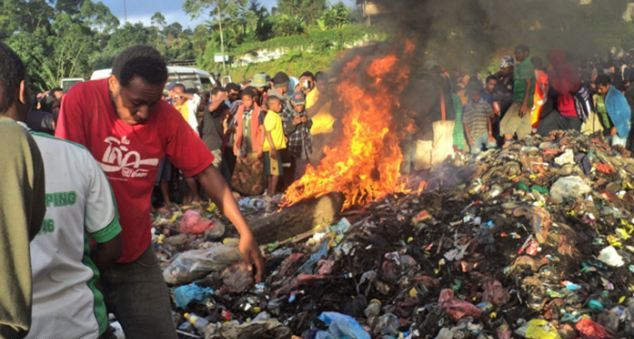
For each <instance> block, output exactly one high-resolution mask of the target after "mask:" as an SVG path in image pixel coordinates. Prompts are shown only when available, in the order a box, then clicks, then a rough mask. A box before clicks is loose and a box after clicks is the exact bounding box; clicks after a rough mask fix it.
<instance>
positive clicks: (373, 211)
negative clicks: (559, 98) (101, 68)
mask: <svg viewBox="0 0 634 339" xmlns="http://www.w3.org/2000/svg"><path fill="white" fill-rule="evenodd" d="M419 179H420V178H419ZM424 179H425V180H426V181H427V182H428V186H427V189H426V190H425V192H424V193H422V194H411V195H407V194H397V195H393V196H390V197H387V198H385V199H384V200H382V201H379V202H376V203H374V204H372V205H369V206H364V207H360V208H357V209H353V210H350V211H345V212H344V214H343V215H344V217H343V218H342V219H341V220H340V221H339V222H338V223H336V224H334V225H331V226H330V227H327V228H323V229H321V230H320V231H317V232H316V233H315V234H314V235H313V236H312V237H310V238H308V239H302V240H295V241H288V242H280V243H274V244H267V245H264V246H263V248H264V252H265V258H266V270H265V281H264V282H262V283H260V284H255V285H254V284H253V281H252V279H251V275H250V272H249V270H248V268H247V267H244V266H243V265H242V264H241V263H240V261H239V254H238V252H237V250H236V241H235V240H232V239H231V238H227V236H231V235H232V234H235V231H233V230H232V229H231V228H229V227H225V225H226V224H227V223H226V222H224V223H223V221H222V217H221V216H220V215H219V214H218V213H217V211H215V210H214V208H213V207H214V206H213V205H212V206H209V207H208V208H207V207H206V208H200V209H198V210H196V209H194V210H189V211H185V212H184V213H182V212H181V211H177V212H175V213H174V212H170V213H168V214H164V215H163V216H157V217H156V226H155V228H156V234H157V235H156V236H155V246H156V248H157V251H158V253H159V254H160V256H161V257H162V259H163V261H164V267H165V269H164V276H165V278H166V280H167V282H168V283H169V284H170V285H172V286H173V288H172V294H173V301H174V320H175V322H176V324H177V326H178V328H179V333H180V335H181V337H182V338H196V337H199V338H203V337H204V338H291V337H292V336H293V335H295V336H298V337H301V338H318V339H323V338H371V337H372V338H439V339H445V338H447V339H449V338H540V339H541V338H552V339H556V338H579V337H580V338H632V337H634V298H633V297H634V240H633V239H632V236H633V234H634V159H632V158H631V157H630V156H629V155H627V154H622V153H620V152H619V151H617V150H615V149H612V148H610V147H609V145H608V144H606V143H605V142H604V141H603V140H602V139H601V138H589V137H585V136H580V135H577V134H569V133H568V134H566V133H559V134H552V135H551V136H549V137H547V138H541V137H533V138H528V139H526V140H524V141H522V142H521V143H520V142H518V143H515V144H512V145H510V147H508V148H505V149H500V150H494V151H488V152H486V153H483V154H481V155H480V156H479V157H477V158H471V157H456V158H454V159H450V160H447V161H446V162H445V163H443V165H442V166H439V167H438V168H436V169H435V170H434V171H432V172H431V173H427V174H426V175H425V177H424ZM254 199H255V200H257V198H250V199H249V200H246V201H242V202H241V208H244V211H245V212H247V213H250V214H252V215H258V213H262V210H263V208H264V204H260V203H256V202H254V201H255V200H254ZM190 211H191V212H190ZM205 225H206V226H205ZM221 231H222V232H221ZM227 239H228V240H227Z"/></svg>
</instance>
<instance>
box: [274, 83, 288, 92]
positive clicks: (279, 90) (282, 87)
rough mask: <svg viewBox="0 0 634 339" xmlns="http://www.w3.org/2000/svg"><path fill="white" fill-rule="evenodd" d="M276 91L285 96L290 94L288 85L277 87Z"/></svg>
mask: <svg viewBox="0 0 634 339" xmlns="http://www.w3.org/2000/svg"><path fill="white" fill-rule="evenodd" d="M275 89H277V91H278V92H279V93H280V94H282V95H284V94H286V92H288V84H285V85H280V86H275Z"/></svg>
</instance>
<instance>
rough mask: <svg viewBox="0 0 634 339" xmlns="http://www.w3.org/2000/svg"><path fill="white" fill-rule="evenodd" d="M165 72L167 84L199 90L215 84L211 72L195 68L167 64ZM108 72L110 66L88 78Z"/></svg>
mask: <svg viewBox="0 0 634 339" xmlns="http://www.w3.org/2000/svg"><path fill="white" fill-rule="evenodd" d="M167 72H168V73H169V76H168V78H167V83H168V84H169V83H170V82H178V83H181V84H183V85H185V87H187V88H195V89H197V90H199V91H201V90H205V91H206V90H210V89H211V88H212V87H213V86H215V85H216V80H215V79H214V78H213V77H212V76H211V74H209V72H205V71H203V70H200V69H197V68H192V67H183V66H167ZM110 74H112V69H111V68H106V69H100V70H96V71H94V72H93V73H92V76H91V77H90V80H98V79H105V78H107V77H109V76H110Z"/></svg>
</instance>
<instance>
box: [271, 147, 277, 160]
mask: <svg viewBox="0 0 634 339" xmlns="http://www.w3.org/2000/svg"><path fill="white" fill-rule="evenodd" d="M271 159H277V150H276V149H275V148H273V149H271Z"/></svg>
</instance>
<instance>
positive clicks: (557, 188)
mask: <svg viewBox="0 0 634 339" xmlns="http://www.w3.org/2000/svg"><path fill="white" fill-rule="evenodd" d="M590 191H592V188H590V186H588V184H586V183H585V181H583V179H581V178H580V177H578V176H575V175H572V176H569V177H563V178H559V179H558V180H557V181H555V183H554V184H553V185H552V186H551V187H550V197H551V198H552V199H553V201H555V202H556V203H562V202H564V200H568V199H573V200H574V199H577V198H579V197H581V196H582V195H583V194H587V193H590Z"/></svg>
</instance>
